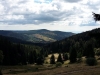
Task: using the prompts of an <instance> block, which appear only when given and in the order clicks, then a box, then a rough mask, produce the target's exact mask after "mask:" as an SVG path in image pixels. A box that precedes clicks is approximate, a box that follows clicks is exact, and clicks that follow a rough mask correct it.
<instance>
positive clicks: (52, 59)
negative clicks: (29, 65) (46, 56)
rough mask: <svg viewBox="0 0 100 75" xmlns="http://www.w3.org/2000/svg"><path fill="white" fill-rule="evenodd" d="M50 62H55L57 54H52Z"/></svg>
mask: <svg viewBox="0 0 100 75" xmlns="http://www.w3.org/2000/svg"><path fill="white" fill-rule="evenodd" d="M50 64H55V56H54V54H52V55H51V58H50Z"/></svg>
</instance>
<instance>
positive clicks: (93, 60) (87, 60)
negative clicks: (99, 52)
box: [86, 57, 97, 66]
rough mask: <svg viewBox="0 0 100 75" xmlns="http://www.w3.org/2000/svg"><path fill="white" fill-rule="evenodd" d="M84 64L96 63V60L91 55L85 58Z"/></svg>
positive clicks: (92, 64)
mask: <svg viewBox="0 0 100 75" xmlns="http://www.w3.org/2000/svg"><path fill="white" fill-rule="evenodd" d="M86 64H87V65H89V66H94V65H97V60H96V59H95V58H93V57H89V58H87V59H86Z"/></svg>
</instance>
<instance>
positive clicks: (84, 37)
mask: <svg viewBox="0 0 100 75" xmlns="http://www.w3.org/2000/svg"><path fill="white" fill-rule="evenodd" d="M99 42H100V28H97V29H93V30H90V31H86V32H83V33H79V34H76V35H73V36H70V37H68V38H65V39H63V40H60V41H57V42H54V43H51V44H49V45H47V46H46V47H47V48H48V49H50V50H52V52H66V51H67V52H69V51H70V49H71V47H73V46H74V47H75V46H77V45H78V46H79V49H82V50H83V51H85V45H86V44H87V43H90V44H91V46H92V45H93V44H94V45H95V47H100V43H99Z"/></svg>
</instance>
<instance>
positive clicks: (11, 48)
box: [0, 36, 40, 65]
mask: <svg viewBox="0 0 100 75" xmlns="http://www.w3.org/2000/svg"><path fill="white" fill-rule="evenodd" d="M35 49H36V50H37V52H38V53H40V47H38V46H29V45H23V44H15V43H12V42H10V41H8V40H7V39H6V38H5V37H3V36H0V50H1V51H0V62H1V60H2V59H1V58H2V57H1V56H2V55H3V61H2V62H3V63H2V65H18V64H21V65H26V64H27V62H29V63H30V59H32V55H34V56H33V60H32V61H31V63H34V62H36V59H37V57H36V56H37V53H36V52H34V51H35Z"/></svg>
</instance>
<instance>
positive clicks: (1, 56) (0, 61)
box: [0, 50, 3, 64]
mask: <svg viewBox="0 0 100 75" xmlns="http://www.w3.org/2000/svg"><path fill="white" fill-rule="evenodd" d="M2 62H3V52H2V51H1V50H0V64H1V63H2Z"/></svg>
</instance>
